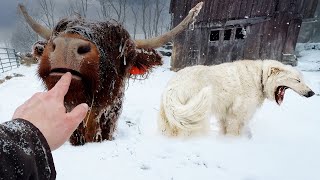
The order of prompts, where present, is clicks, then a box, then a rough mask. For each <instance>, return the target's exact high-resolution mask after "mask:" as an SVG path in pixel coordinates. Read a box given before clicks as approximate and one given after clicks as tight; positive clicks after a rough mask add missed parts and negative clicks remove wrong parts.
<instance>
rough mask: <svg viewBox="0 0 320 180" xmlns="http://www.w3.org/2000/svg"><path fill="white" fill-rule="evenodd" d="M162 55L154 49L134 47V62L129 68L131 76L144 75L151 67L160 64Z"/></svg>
mask: <svg viewBox="0 0 320 180" xmlns="http://www.w3.org/2000/svg"><path fill="white" fill-rule="evenodd" d="M162 64H163V62H162V56H161V55H160V54H159V53H158V52H157V51H156V50H154V49H136V57H135V61H134V64H133V66H132V68H131V70H130V74H131V75H133V76H137V75H141V76H143V75H146V74H148V73H149V72H150V71H151V70H152V68H154V67H156V66H161V65H162Z"/></svg>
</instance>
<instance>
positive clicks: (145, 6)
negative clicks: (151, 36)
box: [141, 0, 149, 39]
mask: <svg viewBox="0 0 320 180" xmlns="http://www.w3.org/2000/svg"><path fill="white" fill-rule="evenodd" d="M148 6H149V0H142V2H141V16H142V18H141V19H142V22H141V25H142V31H143V34H144V38H145V39H147V38H148V30H147V18H146V15H147V9H148Z"/></svg>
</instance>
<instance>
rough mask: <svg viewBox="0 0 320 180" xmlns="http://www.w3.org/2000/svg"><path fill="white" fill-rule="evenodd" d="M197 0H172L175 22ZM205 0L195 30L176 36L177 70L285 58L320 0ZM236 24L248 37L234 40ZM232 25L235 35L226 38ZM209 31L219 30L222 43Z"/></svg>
mask: <svg viewBox="0 0 320 180" xmlns="http://www.w3.org/2000/svg"><path fill="white" fill-rule="evenodd" d="M199 1H200V0H179V3H178V1H177V0H172V1H171V7H170V11H171V12H172V13H174V14H173V26H176V25H177V24H178V23H180V21H181V20H182V19H183V18H184V17H185V16H186V15H187V13H188V10H189V9H190V8H191V7H192V6H194V5H195V4H196V3H198V2H199ZM204 1H205V4H204V7H203V9H202V11H201V12H200V14H199V16H198V17H197V22H196V24H195V28H194V29H193V30H191V29H190V30H187V31H185V32H184V33H182V34H180V35H179V36H177V37H175V39H174V47H173V56H172V61H171V66H172V69H173V70H179V69H181V68H184V67H186V66H192V65H197V64H204V65H211V64H220V63H224V62H230V61H234V60H241V59H277V60H280V61H282V60H284V61H287V57H284V56H286V55H292V54H294V49H295V45H296V42H297V38H298V34H299V31H300V26H301V23H302V19H303V18H310V17H312V16H313V14H314V12H315V9H316V6H317V1H318V0H204ZM237 28H246V38H244V39H237V38H235V34H236V30H237ZM228 29H232V33H231V38H230V40H224V33H225V32H226V31H225V30H228ZM211 31H220V34H219V36H220V38H219V40H218V41H210V33H211ZM290 57H291V56H290Z"/></svg>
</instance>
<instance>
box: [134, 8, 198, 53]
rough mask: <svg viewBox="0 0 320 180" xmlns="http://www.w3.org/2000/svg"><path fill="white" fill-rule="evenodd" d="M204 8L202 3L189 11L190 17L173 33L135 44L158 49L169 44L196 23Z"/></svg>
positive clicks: (173, 30)
mask: <svg viewBox="0 0 320 180" xmlns="http://www.w3.org/2000/svg"><path fill="white" fill-rule="evenodd" d="M202 6H203V2H200V3H198V4H197V5H196V6H195V7H193V8H192V9H191V10H190V11H189V14H188V16H187V17H186V18H184V20H183V21H182V22H181V23H180V24H178V25H177V26H176V27H175V28H173V29H172V30H171V31H169V32H167V33H165V34H163V35H160V36H158V37H155V38H151V39H144V40H136V41H135V42H136V46H137V48H158V47H160V46H162V45H163V44H165V43H167V42H168V41H170V40H172V39H173V37H174V36H176V35H177V34H179V33H181V32H182V31H183V30H185V29H186V28H187V27H188V26H189V24H190V23H193V22H194V21H195V18H196V17H197V16H198V14H199V12H200V10H201V8H202Z"/></svg>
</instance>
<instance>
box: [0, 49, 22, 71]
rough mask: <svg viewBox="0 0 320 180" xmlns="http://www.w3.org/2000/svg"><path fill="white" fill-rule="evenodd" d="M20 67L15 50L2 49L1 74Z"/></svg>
mask: <svg viewBox="0 0 320 180" xmlns="http://www.w3.org/2000/svg"><path fill="white" fill-rule="evenodd" d="M19 66H20V59H19V57H18V56H17V54H16V51H15V50H14V49H10V48H0V73H3V72H6V71H10V70H12V69H14V68H18V67H19Z"/></svg>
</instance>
